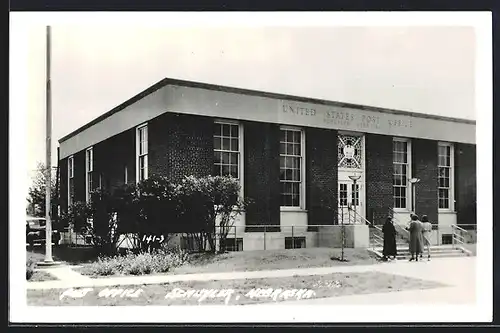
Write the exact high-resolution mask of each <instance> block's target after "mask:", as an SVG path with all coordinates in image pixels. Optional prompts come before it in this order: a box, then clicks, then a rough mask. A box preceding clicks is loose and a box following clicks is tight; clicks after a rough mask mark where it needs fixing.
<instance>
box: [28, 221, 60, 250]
mask: <svg viewBox="0 0 500 333" xmlns="http://www.w3.org/2000/svg"><path fill="white" fill-rule="evenodd" d="M45 227H46V221H45V218H43V217H33V216H27V217H26V241H27V243H28V244H29V245H30V246H33V245H35V244H41V245H45ZM60 239H61V235H60V233H59V232H58V231H57V230H52V243H53V244H55V245H58V244H59V240H60Z"/></svg>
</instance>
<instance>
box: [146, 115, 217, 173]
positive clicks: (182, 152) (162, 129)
mask: <svg viewBox="0 0 500 333" xmlns="http://www.w3.org/2000/svg"><path fill="white" fill-rule="evenodd" d="M213 123H214V120H213V119H212V118H209V117H202V116H192V115H180V114H174V113H166V114H163V115H161V116H159V117H157V118H155V119H153V120H151V121H149V123H148V134H149V139H148V141H149V142H148V144H149V146H148V149H149V151H148V154H149V155H148V158H149V175H153V174H158V175H164V176H167V177H168V178H169V179H171V180H173V181H178V180H181V179H182V178H183V177H184V176H189V175H195V176H206V175H209V174H210V173H211V172H212V165H213Z"/></svg>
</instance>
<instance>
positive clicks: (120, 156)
mask: <svg viewBox="0 0 500 333" xmlns="http://www.w3.org/2000/svg"><path fill="white" fill-rule="evenodd" d="M93 151H94V152H93V154H94V172H93V188H94V189H95V188H98V186H99V176H101V183H102V187H103V188H105V189H108V190H110V191H113V189H115V188H117V187H119V186H122V185H124V184H125V166H126V167H127V176H128V177H127V178H128V183H129V184H130V183H134V181H135V163H136V162H135V128H131V129H129V130H127V131H125V132H122V133H120V134H118V135H115V136H113V137H111V138H109V139H107V140H104V141H102V142H99V143H98V144H96V145H94V146H93Z"/></svg>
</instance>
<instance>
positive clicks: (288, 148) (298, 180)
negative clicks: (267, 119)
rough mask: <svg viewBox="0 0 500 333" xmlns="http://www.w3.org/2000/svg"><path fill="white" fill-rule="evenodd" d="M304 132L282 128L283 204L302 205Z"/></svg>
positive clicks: (285, 205)
mask: <svg viewBox="0 0 500 333" xmlns="http://www.w3.org/2000/svg"><path fill="white" fill-rule="evenodd" d="M303 135H304V134H303V132H302V131H301V130H296V129H281V135H280V182H281V206H284V207H301V206H302V204H301V202H302V199H303V197H302V196H303V195H304V194H303V192H304V190H303V188H302V185H303V175H302V172H303V166H302V163H303V153H304V147H302V145H303Z"/></svg>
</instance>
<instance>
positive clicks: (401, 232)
mask: <svg viewBox="0 0 500 333" xmlns="http://www.w3.org/2000/svg"><path fill="white" fill-rule="evenodd" d="M389 213H390V215H391V216H392V219H393V220H396V221H397V222H398V223H394V227H395V229H396V232H398V231H399V232H398V233H399V235H400V236H402V237H403V238H405V239H406V240H408V239H409V238H410V232H409V231H408V230H406V229H405V228H403V227H402V226H401V223H400V222H401V221H400V220H399V219H398V218H397V217H396V216H395V214H396V212H395V211H394V209H392V208H389Z"/></svg>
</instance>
